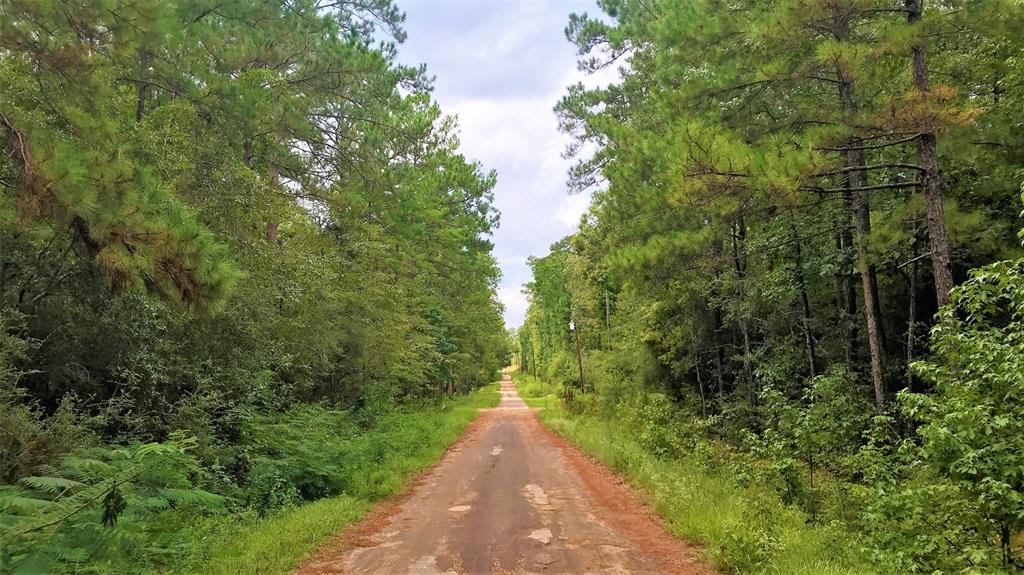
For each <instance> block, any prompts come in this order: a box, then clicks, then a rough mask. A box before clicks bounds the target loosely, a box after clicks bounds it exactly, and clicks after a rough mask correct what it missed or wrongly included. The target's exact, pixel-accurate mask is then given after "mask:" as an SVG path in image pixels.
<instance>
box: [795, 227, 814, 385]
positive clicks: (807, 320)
mask: <svg viewBox="0 0 1024 575" xmlns="http://www.w3.org/2000/svg"><path fill="white" fill-rule="evenodd" d="M790 230H791V233H792V234H793V257H794V258H795V264H796V265H795V268H796V283H797V286H798V287H799V288H800V303H801V305H802V306H803V321H802V324H803V331H804V345H805V346H806V347H807V362H808V364H809V367H810V368H811V379H814V378H815V377H817V375H818V358H817V353H816V350H815V349H814V334H812V333H811V301H810V298H809V297H808V296H807V279H806V278H805V277H804V261H803V252H802V251H801V249H800V240H799V238H798V237H797V232H796V226H794V225H793V224H792V223H790Z"/></svg>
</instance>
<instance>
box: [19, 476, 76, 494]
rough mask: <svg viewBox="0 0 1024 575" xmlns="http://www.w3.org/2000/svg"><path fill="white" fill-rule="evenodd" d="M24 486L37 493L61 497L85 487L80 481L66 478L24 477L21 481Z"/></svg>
mask: <svg viewBox="0 0 1024 575" xmlns="http://www.w3.org/2000/svg"><path fill="white" fill-rule="evenodd" d="M19 483H22V484H23V485H27V486H28V487H31V488H32V489H34V490H36V491H42V492H43V493H52V494H54V495H59V494H61V493H65V492H69V491H71V490H73V489H76V488H79V487H84V485H85V484H83V483H82V482H80V481H75V480H74V479H68V478H66V477H40V476H32V477H23V478H21V480H20V481H19Z"/></svg>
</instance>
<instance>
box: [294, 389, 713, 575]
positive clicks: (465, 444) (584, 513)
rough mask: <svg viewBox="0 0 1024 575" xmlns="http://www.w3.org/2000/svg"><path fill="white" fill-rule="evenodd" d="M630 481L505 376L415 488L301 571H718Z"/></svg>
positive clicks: (470, 574)
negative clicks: (528, 401)
mask: <svg viewBox="0 0 1024 575" xmlns="http://www.w3.org/2000/svg"><path fill="white" fill-rule="evenodd" d="M698 554H699V550H698V549H697V548H695V547H693V546H690V545H687V544H686V543H685V542H683V541H680V540H679V539H676V538H674V537H672V536H671V535H669V534H668V533H666V531H665V528H664V527H663V525H662V524H661V522H660V521H659V520H658V518H657V517H655V516H654V514H653V513H652V512H651V511H650V510H649V509H648V508H647V506H646V505H644V504H643V502H642V501H641V500H640V498H638V497H637V495H636V494H635V493H634V492H633V491H632V490H631V489H630V488H629V486H628V485H626V483H625V482H624V481H623V480H622V479H620V478H619V477H618V476H616V475H615V474H614V473H612V472H611V471H609V470H608V469H607V468H605V467H604V466H602V465H600V464H598V463H597V462H595V461H594V460H592V459H591V458H589V457H587V456H585V455H583V454H582V453H580V452H579V451H578V450H577V449H576V448H575V447H573V446H571V445H570V444H568V443H567V442H566V441H565V440H563V439H562V438H561V437H558V436H557V435H555V434H553V433H551V432H550V431H548V430H547V429H545V428H544V427H543V426H542V425H541V424H540V422H539V421H537V416H536V414H535V413H534V412H532V411H531V410H529V409H528V408H527V407H526V405H525V404H524V403H523V401H522V400H521V399H520V398H519V396H518V394H517V393H516V391H515V387H514V385H513V384H512V382H511V381H509V380H507V378H506V381H503V382H502V401H501V404H500V405H499V406H498V407H497V408H495V409H489V410H485V411H484V412H483V413H482V414H481V416H480V417H479V418H478V419H477V420H476V421H474V422H473V423H472V424H470V426H469V428H468V429H467V431H466V433H465V434H463V436H462V438H460V439H459V441H458V442H456V444H455V445H453V446H452V448H451V449H449V450H448V452H447V453H446V454H445V456H444V457H443V458H442V459H441V461H440V463H438V464H437V465H436V466H435V467H434V468H433V469H431V470H429V471H426V472H424V473H422V474H420V475H419V476H418V477H417V478H416V480H415V481H414V482H413V484H412V487H411V489H410V490H409V491H407V492H406V493H404V494H402V495H400V496H397V497H394V498H392V499H390V500H388V501H386V502H384V503H382V504H381V505H379V506H378V507H377V508H376V509H374V511H372V512H371V513H370V515H368V516H367V517H366V518H365V519H364V520H363V521H361V522H360V523H358V524H356V525H354V526H352V527H351V528H349V529H346V530H345V531H344V532H343V533H341V534H340V535H338V536H337V537H335V538H334V539H333V540H331V541H330V542H329V543H328V544H327V545H325V546H324V547H323V548H322V549H321V550H320V552H319V553H318V554H317V556H316V557H315V558H314V559H313V560H311V561H310V562H308V563H306V564H305V565H303V566H302V567H300V568H299V569H297V570H296V571H295V572H294V575H314V574H328V573H330V574H339V573H344V574H349V575H357V574H360V575H366V574H379V575H478V574H479V575H483V574H485V573H487V574H492V573H493V574H505V573H508V574H512V573H515V574H524V575H525V574H531V573H573V574H594V575H596V574H606V573H615V574H664V575H711V574H712V573H713V570H712V569H711V568H710V567H708V566H706V565H704V564H702V563H701V562H700V561H699V560H698V558H697V556H698Z"/></svg>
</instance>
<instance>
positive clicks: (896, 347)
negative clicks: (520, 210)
mask: <svg viewBox="0 0 1024 575" xmlns="http://www.w3.org/2000/svg"><path fill="white" fill-rule="evenodd" d="M922 5H923V6H924V7H923V11H921V10H922V8H921V7H922ZM599 6H600V8H601V10H602V11H603V14H601V15H597V16H594V15H586V14H583V15H573V16H572V17H571V18H570V22H569V26H568V27H567V29H566V34H567V37H568V39H569V41H570V42H572V43H573V44H574V45H575V47H576V48H577V49H578V51H579V56H580V62H579V63H580V66H581V69H583V70H586V71H592V72H596V71H598V70H603V69H608V68H616V67H617V68H618V72H619V74H618V76H617V77H616V78H615V80H614V81H613V82H612V83H611V84H608V85H601V86H598V87H588V85H586V84H583V83H580V84H577V85H574V86H570V87H569V88H568V90H567V93H566V95H565V96H564V97H563V98H562V100H561V102H560V103H559V104H558V106H557V107H556V113H557V114H558V117H559V121H560V124H561V127H562V129H563V131H564V132H566V134H567V135H568V136H570V137H571V138H572V141H571V143H570V145H569V146H568V148H567V150H566V151H567V154H568V155H571V156H575V157H576V158H577V160H578V163H577V164H576V166H575V167H574V168H573V169H572V170H571V173H570V181H569V187H570V190H571V191H575V192H580V191H588V192H591V197H592V202H591V205H590V209H589V211H588V213H587V214H586V215H585V216H584V217H583V218H582V219H581V221H580V224H579V228H578V231H577V232H576V233H574V234H573V235H571V236H569V237H566V238H563V239H562V240H560V241H559V242H557V243H555V244H554V245H552V246H551V250H550V253H549V254H547V255H544V256H542V257H534V258H532V259H531V260H530V261H531V266H532V268H533V279H532V281H531V282H530V283H528V284H527V285H526V292H527V294H528V296H529V297H530V300H529V301H530V307H529V309H528V310H527V313H526V319H525V322H524V324H523V326H521V327H520V328H519V329H518V330H517V332H516V335H517V338H518V340H519V354H518V355H519V358H520V359H519V361H520V365H521V366H522V367H523V368H524V370H526V371H529V372H530V373H532V374H534V375H536V376H539V377H542V378H546V379H547V380H548V381H549V382H550V383H551V384H555V385H564V384H566V383H569V384H570V388H571V386H572V383H574V382H578V380H579V379H580V376H579V375H578V374H577V373H576V372H577V370H578V365H577V364H576V363H575V362H573V361H571V360H573V359H575V358H576V356H577V353H576V349H575V347H576V342H577V341H578V342H579V347H580V350H579V354H578V355H579V357H582V363H583V364H584V367H583V372H584V378H583V379H585V380H586V384H587V385H586V387H587V388H588V391H591V390H592V391H594V393H593V394H589V393H588V394H586V395H584V394H577V395H576V396H575V397H573V396H572V395H571V394H566V399H567V400H568V401H567V403H566V405H565V408H566V410H567V411H568V412H570V413H573V414H578V415H583V416H587V417H589V416H597V417H600V418H605V419H607V420H610V421H612V422H614V423H615V424H616V425H618V426H620V431H622V432H623V433H625V434H626V435H627V436H628V441H629V442H631V445H633V446H635V447H636V448H637V449H642V450H643V451H644V452H645V453H647V454H648V455H649V456H650V457H651V458H654V459H658V458H662V459H666V460H676V459H681V460H683V461H684V463H681V464H680V465H679V466H678V467H676V468H673V469H672V470H671V471H665V473H670V474H675V475H679V476H682V477H689V476H691V475H692V474H693V473H694V471H693V470H690V469H686V468H685V467H686V466H687V465H689V466H693V467H694V468H696V469H697V470H700V471H703V472H706V473H710V474H714V475H716V476H722V477H724V478H726V479H727V480H729V481H730V482H731V483H734V484H735V485H738V486H739V487H741V488H743V489H754V490H757V491H758V496H757V497H751V498H749V500H748V501H747V502H746V503H745V504H744V505H743V507H745V508H749V509H750V510H751V511H750V513H752V514H754V515H756V516H754V515H751V516H743V515H741V514H733V515H731V517H730V523H729V524H728V527H727V528H725V531H726V533H725V534H723V533H722V532H720V531H718V530H717V529H721V528H720V527H716V530H704V529H693V530H692V531H689V532H688V534H690V535H691V536H695V537H697V538H698V539H702V540H705V541H714V542H715V543H714V546H713V549H712V551H713V555H714V557H715V558H716V561H717V562H718V563H719V564H720V565H722V566H723V568H726V569H729V570H733V571H738V572H761V571H762V570H765V569H768V570H771V569H769V568H768V567H766V566H768V565H776V564H778V562H780V561H784V560H782V559H781V558H780V555H779V553H781V554H782V555H785V554H786V553H788V549H789V547H787V545H785V544H783V545H782V546H781V547H779V546H777V545H776V542H778V541H782V542H785V541H786V535H785V532H786V531H787V530H788V529H792V528H793V527H790V526H788V524H787V523H786V522H787V521H790V520H792V521H795V522H797V523H806V524H808V525H813V526H815V527H816V528H822V530H823V531H829V530H832V528H833V527H835V532H837V533H842V534H844V536H846V537H850V538H853V539H857V540H859V541H860V543H861V545H862V547H863V551H864V555H863V557H859V558H858V559H857V561H858V562H860V561H861V559H865V561H864V562H863V564H864V565H865V567H863V569H865V570H873V571H876V572H883V573H939V572H941V573H1009V572H1016V571H1019V570H1020V568H1021V565H1022V562H1021V560H1020V559H1019V557H1020V556H1021V549H1020V534H1021V532H1022V531H1024V525H1022V524H1021V523H1020V517H1021V516H1024V512H1022V511H1021V508H1020V503H1021V501H1024V499H1022V495H1021V494H1022V488H1021V486H1022V480H1021V477H1020V470H1021V469H1022V468H1024V467H1022V465H1021V464H1022V462H1021V461H1020V453H1022V452H1024V445H1021V444H1020V437H1021V432H1022V431H1024V430H1022V429H1021V423H1022V421H1024V413H1021V412H1019V410H1018V405H1017V404H1018V403H1019V402H1018V401H1017V399H1018V397H1017V396H1018V395H1019V393H1018V391H1019V390H1017V388H1018V387H1019V384H1020V383H1021V381H1020V380H1021V373H1024V365H1020V361H1019V357H1021V355H1022V354H1021V351H1022V350H1021V349H1020V346H1021V342H1020V341H1019V340H1020V335H1021V333H1022V331H1024V330H1021V327H1020V325H1019V322H1020V321H1021V317H1020V315H1021V312H1022V311H1024V307H1022V306H1024V304H1021V302H1020V301H1018V300H1019V299H1021V298H1020V297H1019V296H1020V294H1018V293H1017V292H1018V291H1019V288H1020V286H1021V285H1024V277H1022V276H1021V273H1022V272H1021V267H1022V264H1021V263H1019V262H1016V263H1011V262H1012V261H1013V259H1014V258H1019V257H1020V253H1021V250H1020V247H1019V241H1018V239H1019V237H1017V236H1015V233H1014V232H1015V231H1016V230H1018V229H1020V228H1021V217H1020V208H1019V197H1018V196H1019V188H1020V179H1021V172H1020V170H1021V158H1022V157H1024V154H1022V152H1024V139H1022V138H1021V134H1024V132H1022V131H1021V130H1019V129H1016V128H1019V127H1020V119H1019V104H1020V103H1021V95H1022V94H1024V91H1022V90H1021V86H1022V84H1021V83H1020V82H1019V81H1018V80H1019V79H1020V78H1021V73H1020V72H1021V65H1020V61H1021V59H1020V56H1019V55H1020V53H1021V49H1022V46H1024V45H1022V43H1021V37H1020V35H1019V34H1007V33H1006V32H1007V30H1008V28H1011V27H1014V26H1017V27H1019V26H1020V25H1021V23H1022V21H1021V13H1022V11H1021V6H1020V3H1019V2H1018V1H1016V0H1009V1H1004V0H992V1H984V2H961V1H959V0H954V1H951V2H927V3H919V2H915V1H910V0H908V1H906V2H903V1H899V2H889V3H883V2H873V1H863V2H862V1H855V2H807V1H805V0H770V1H767V2H743V1H740V2H731V3H720V2H685V1H671V0H670V1H655V2H649V1H646V0H615V1H608V2H601V3H599ZM1006 259H1009V260H1011V261H1010V262H1003V263H993V262H998V260H1006ZM971 270H973V271H971ZM957 282H960V283H961V284H962V285H961V287H959V288H956V289H954V290H953V291H952V292H950V291H949V289H948V284H949V283H953V284H956V283H957ZM947 296H949V297H951V300H952V301H951V303H950V304H949V305H948V306H946V305H945V302H946V300H947ZM937 304H941V305H937ZM940 308H941V309H940ZM570 319H571V320H572V321H573V323H574V324H575V325H576V326H578V327H579V329H577V330H576V331H575V332H571V331H569V329H568V328H567V325H566V324H567V323H568V321H569V320H570ZM929 335H930V343H931V345H930V346H929V345H928V339H929ZM577 336H578V339H577ZM592 431H593V430H588V431H587V432H586V433H581V434H579V435H580V436H583V435H587V434H589V433H591V432H592ZM570 435H572V434H570ZM604 449H605V448H604V447H603V446H602V447H601V448H600V449H599V451H600V450H604ZM723 454H725V455H723ZM606 456H607V457H606V459H607V460H608V461H611V462H612V463H614V464H615V465H616V467H623V468H625V469H629V467H630V466H631V465H634V464H636V463H635V461H634V460H633V459H632V458H631V457H630V456H629V455H628V454H623V453H622V452H620V451H619V450H618V449H611V448H608V453H607V454H606ZM645 464H646V463H645ZM643 477H654V475H653V474H649V475H643ZM660 480H661V479H660V477H659V478H658V479H657V481H660ZM647 481H648V480H646V479H645V480H644V481H642V482H643V483H644V484H645V485H646V484H647ZM651 481H654V480H653V479H652V480H651ZM687 488H688V486H680V487H678V488H675V489H671V490H670V489H668V488H664V487H662V488H661V489H664V490H665V491H666V492H673V493H685V492H686V490H687ZM700 492H701V493H702V494H708V493H714V494H715V496H717V492H715V491H712V490H710V489H709V488H707V487H706V486H703V485H702V486H701V487H700ZM778 509H782V510H783V512H782V513H781V514H779V513H775V510H778ZM765 510H772V511H771V512H764V513H762V512H763V511H765ZM787 514H791V515H787ZM667 515H669V516H670V517H672V518H675V517H678V516H680V515H682V514H681V513H679V514H671V513H667ZM787 517H790V518H791V519H787ZM792 518H795V519H792ZM840 547H845V548H846V549H847V551H851V552H852V551H856V550H852V549H850V547H849V546H847V545H840ZM780 549H781V551H780ZM822 549H823V550H822V551H818V552H817V553H820V554H825V553H828V551H824V550H825V549H831V544H823V546H822ZM866 559H869V560H870V567H867V566H866V565H867V564H868V561H867V560H866ZM858 564H859V563H858ZM810 565H811V563H810V562H808V563H806V564H804V565H801V566H799V567H795V566H788V567H786V568H779V567H774V569H775V571H774V572H783V573H790V572H809V573H817V572H828V571H827V568H815V567H810ZM838 565H841V564H838ZM816 569H817V570H816ZM1015 570H1016V571H1015Z"/></svg>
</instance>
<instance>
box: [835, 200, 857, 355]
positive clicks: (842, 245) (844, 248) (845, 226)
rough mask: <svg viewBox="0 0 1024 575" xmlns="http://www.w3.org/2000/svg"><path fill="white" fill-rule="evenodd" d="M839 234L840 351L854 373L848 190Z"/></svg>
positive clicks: (854, 313) (854, 305)
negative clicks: (841, 345) (841, 332)
mask: <svg viewBox="0 0 1024 575" xmlns="http://www.w3.org/2000/svg"><path fill="white" fill-rule="evenodd" d="M840 214H841V216H840V218H841V219H840V221H839V228H840V229H839V233H838V234H836V249H837V250H839V253H840V254H841V257H842V260H841V263H840V266H839V271H838V273H837V274H836V305H837V308H838V312H839V319H840V322H841V327H842V330H843V351H844V352H845V356H846V357H845V359H846V369H847V370H848V371H851V372H852V371H853V369H854V365H855V363H856V356H857V353H856V350H857V322H856V321H855V320H854V318H856V317H857V287H856V285H854V282H853V258H852V257H851V256H850V253H849V252H850V246H852V245H853V236H852V235H851V232H850V230H852V229H853V220H852V217H851V214H853V196H852V194H851V193H850V192H849V191H844V192H843V209H842V210H841V211H840Z"/></svg>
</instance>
